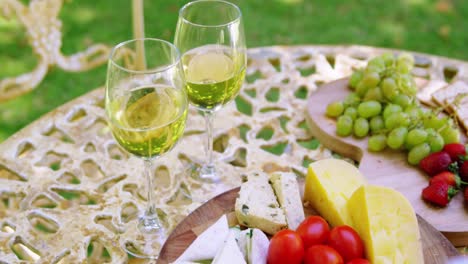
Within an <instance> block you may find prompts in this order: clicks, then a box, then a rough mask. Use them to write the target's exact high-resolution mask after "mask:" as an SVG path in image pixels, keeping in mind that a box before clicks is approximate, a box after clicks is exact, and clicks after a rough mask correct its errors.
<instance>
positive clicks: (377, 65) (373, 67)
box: [366, 57, 385, 73]
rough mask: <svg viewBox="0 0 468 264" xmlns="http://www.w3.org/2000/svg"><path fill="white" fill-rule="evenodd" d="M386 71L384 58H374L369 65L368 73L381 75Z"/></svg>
mask: <svg viewBox="0 0 468 264" xmlns="http://www.w3.org/2000/svg"><path fill="white" fill-rule="evenodd" d="M384 70H385V61H384V59H383V58H382V57H374V58H373V59H371V60H370V61H369V62H368V63H367V67H366V71H367V72H377V73H381V72H383V71H384Z"/></svg>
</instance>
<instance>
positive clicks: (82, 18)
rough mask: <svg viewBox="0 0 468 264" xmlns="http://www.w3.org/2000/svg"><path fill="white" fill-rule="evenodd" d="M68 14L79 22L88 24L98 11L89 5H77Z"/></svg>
mask: <svg viewBox="0 0 468 264" xmlns="http://www.w3.org/2000/svg"><path fill="white" fill-rule="evenodd" d="M68 16H70V18H71V19H72V20H74V21H75V22H77V23H78V24H87V23H90V22H91V21H92V20H94V19H95V18H96V16H97V13H96V10H93V9H91V8H88V7H75V8H74V9H73V12H68Z"/></svg>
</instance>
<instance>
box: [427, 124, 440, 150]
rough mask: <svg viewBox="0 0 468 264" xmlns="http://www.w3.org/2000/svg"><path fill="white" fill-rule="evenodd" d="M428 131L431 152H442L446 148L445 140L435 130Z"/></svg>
mask: <svg viewBox="0 0 468 264" xmlns="http://www.w3.org/2000/svg"><path fill="white" fill-rule="evenodd" d="M426 131H427V143H428V144H429V146H430V147H431V152H437V151H441V150H442V149H443V148H444V139H443V138H442V136H441V135H440V134H439V133H437V132H436V131H435V130H434V129H432V128H429V129H426Z"/></svg>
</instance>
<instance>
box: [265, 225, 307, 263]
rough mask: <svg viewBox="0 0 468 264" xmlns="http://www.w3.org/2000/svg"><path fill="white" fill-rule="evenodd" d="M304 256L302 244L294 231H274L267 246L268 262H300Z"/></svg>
mask: <svg viewBox="0 0 468 264" xmlns="http://www.w3.org/2000/svg"><path fill="white" fill-rule="evenodd" d="M303 258H304V244H303V243H302V239H301V237H300V236H299V235H298V234H297V233H296V232H294V231H292V230H289V229H286V230H281V231H279V232H278V233H276V234H275V235H274V236H273V238H272V239H271V240H270V246H269V247H268V257H267V259H268V263H269V264H284V263H288V264H300V263H302V259H303Z"/></svg>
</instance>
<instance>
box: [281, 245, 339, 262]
mask: <svg viewBox="0 0 468 264" xmlns="http://www.w3.org/2000/svg"><path fill="white" fill-rule="evenodd" d="M285 263H286V262H285ZM304 264H343V258H342V257H341V256H340V253H338V251H336V250H334V249H333V248H332V247H329V246H326V245H313V246H311V247H310V248H308V249H307V250H306V253H305V257H304Z"/></svg>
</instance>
